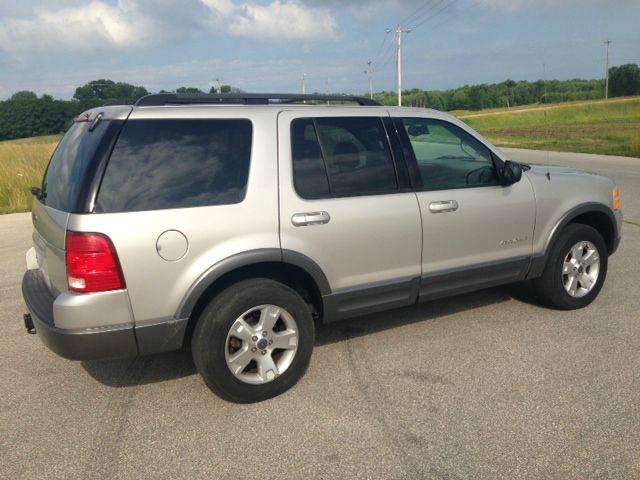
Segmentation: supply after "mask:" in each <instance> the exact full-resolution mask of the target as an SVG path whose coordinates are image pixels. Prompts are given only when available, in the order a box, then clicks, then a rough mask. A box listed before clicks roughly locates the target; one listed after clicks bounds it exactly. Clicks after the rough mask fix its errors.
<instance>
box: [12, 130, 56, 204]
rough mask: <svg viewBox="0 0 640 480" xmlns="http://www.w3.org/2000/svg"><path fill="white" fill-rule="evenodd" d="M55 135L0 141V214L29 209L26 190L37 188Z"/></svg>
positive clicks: (28, 196) (51, 149) (50, 152)
mask: <svg viewBox="0 0 640 480" xmlns="http://www.w3.org/2000/svg"><path fill="white" fill-rule="evenodd" d="M60 138H61V137H59V136H49V137H38V138H35V139H26V140H16V141H8V142H0V214H2V213H13V212H25V211H29V210H31V205H32V202H33V197H32V195H31V191H30V188H31V187H33V186H40V184H41V182H42V175H43V173H44V170H45V168H46V167H47V163H48V162H49V158H50V157H51V154H52V153H53V151H54V150H55V148H56V145H58V142H59V141H60Z"/></svg>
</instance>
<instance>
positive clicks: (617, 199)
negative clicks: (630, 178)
mask: <svg viewBox="0 0 640 480" xmlns="http://www.w3.org/2000/svg"><path fill="white" fill-rule="evenodd" d="M613 209H614V210H620V190H618V189H617V188H616V189H615V190H614V191H613Z"/></svg>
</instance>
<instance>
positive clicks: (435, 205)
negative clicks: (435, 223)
mask: <svg viewBox="0 0 640 480" xmlns="http://www.w3.org/2000/svg"><path fill="white" fill-rule="evenodd" d="M457 209H458V202H456V201H455V200H446V201H444V202H431V203H430V204H429V211H430V212H431V213H444V212H455V211H456V210H457Z"/></svg>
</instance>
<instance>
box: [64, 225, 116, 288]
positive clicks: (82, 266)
mask: <svg viewBox="0 0 640 480" xmlns="http://www.w3.org/2000/svg"><path fill="white" fill-rule="evenodd" d="M67 284H68V285H69V290H70V291H72V292H80V293H95V292H107V291H109V290H121V289H124V288H125V283H124V277H123V275H122V270H121V268H120V262H119V261H118V255H117V254H116V249H115V248H114V246H113V243H111V240H109V237H107V236H106V235H102V234H99V233H84V232H83V233H80V232H67Z"/></svg>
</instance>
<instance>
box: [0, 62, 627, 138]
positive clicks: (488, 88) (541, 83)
mask: <svg viewBox="0 0 640 480" xmlns="http://www.w3.org/2000/svg"><path fill="white" fill-rule="evenodd" d="M604 89H605V82H604V80H581V79H574V80H562V81H561V80H547V81H545V80H538V81H536V82H528V81H524V80H523V81H518V82H516V81H513V80H506V81H504V82H501V83H495V84H483V85H465V86H464V87H460V88H456V89H451V90H429V91H427V90H421V89H412V90H406V91H404V92H403V105H405V106H414V107H429V108H434V109H436V110H442V111H451V110H481V109H484V108H499V107H512V106H518V105H530V104H535V103H556V102H568V101H575V100H596V99H600V98H604V96H605V92H604ZM219 90H220V91H221V93H229V92H238V91H239V90H238V89H235V88H233V87H231V86H230V85H220V86H219ZM175 91H176V93H204V92H203V91H202V90H200V89H198V88H196V87H180V88H178V89H176V90H175ZM163 92H164V91H163ZM216 92H217V89H216V88H215V87H212V88H211V89H210V90H209V93H216ZM148 93H149V92H148V91H147V89H146V88H144V87H142V86H136V85H131V84H129V83H123V82H114V81H112V80H105V79H99V80H93V81H91V82H89V83H87V84H85V85H83V86H81V87H78V88H76V90H75V93H74V94H73V98H72V99H71V100H55V99H54V98H53V97H52V96H51V95H46V94H45V95H42V96H40V97H38V96H37V95H36V94H35V93H33V92H30V91H21V92H17V93H14V94H13V95H12V96H11V97H10V98H9V99H8V100H5V101H0V140H10V139H15V138H25V137H35V136H39V135H51V134H57V133H62V132H64V131H65V130H66V129H67V127H68V126H69V123H70V121H71V119H73V118H74V117H75V116H77V115H79V114H80V113H82V112H83V111H85V110H88V109H90V108H94V107H99V106H102V105H116V104H120V105H122V104H125V105H129V104H133V103H135V101H136V100H137V99H138V98H140V97H142V96H144V95H147V94H148ZM630 95H640V68H639V67H638V65H636V64H627V65H621V66H618V67H612V68H611V69H610V70H609V96H610V97H617V96H630ZM374 98H375V99H376V100H378V101H379V102H380V103H382V104H384V105H395V104H396V103H397V93H396V92H379V93H375V94H374Z"/></svg>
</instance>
